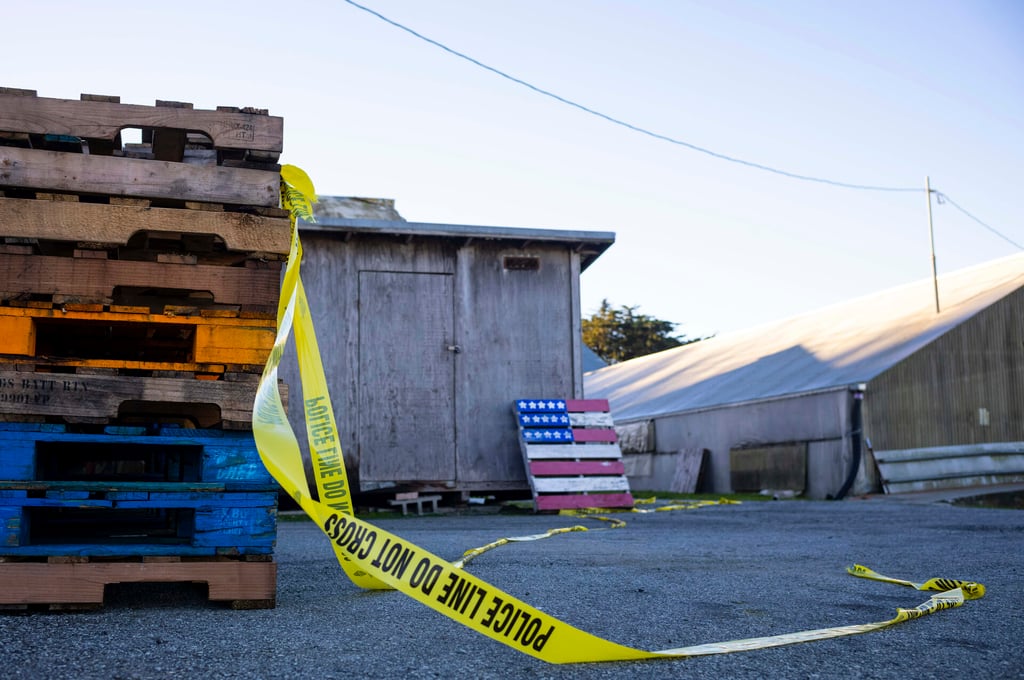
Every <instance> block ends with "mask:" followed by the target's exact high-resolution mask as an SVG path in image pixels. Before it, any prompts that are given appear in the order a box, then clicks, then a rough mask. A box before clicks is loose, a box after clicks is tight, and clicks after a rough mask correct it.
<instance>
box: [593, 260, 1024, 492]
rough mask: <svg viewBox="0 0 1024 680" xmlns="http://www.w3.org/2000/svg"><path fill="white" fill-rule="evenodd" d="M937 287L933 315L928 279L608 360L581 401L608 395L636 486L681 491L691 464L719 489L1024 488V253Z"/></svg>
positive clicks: (705, 484)
mask: <svg viewBox="0 0 1024 680" xmlns="http://www.w3.org/2000/svg"><path fill="white" fill-rule="evenodd" d="M938 286H939V299H940V307H941V312H939V313H936V311H935V298H934V292H933V281H932V280H931V279H927V280H923V281H921V282H918V283H915V284H911V285H907V286H903V287H899V288H895V289H892V290H888V291H884V292H882V293H878V294H874V295H869V296H867V297H863V298H860V299H857V300H854V301H851V302H848V303H844V304H840V305H836V306H833V307H829V308H826V309H823V310H820V311H817V312H813V313H809V314H805V315H801V316H797V317H795V318H790V319H785V320H783V321H779V322H776V323H770V324H767V325H764V326H761V327H758V328H753V329H750V330H746V331H741V332H735V333H729V334H723V335H721V336H718V337H715V338H712V339H710V340H704V341H701V342H698V343H695V344H691V345H685V346H683V347H679V348H675V349H671V350H667V351H664V352H659V353H657V354H653V355H649V356H646V357H641V358H638V359H634V360H631V361H627V362H623V363H620V364H616V365H612V366H609V367H607V368H603V369H600V370H597V371H594V372H591V373H588V374H586V375H585V376H584V385H585V393H586V396H587V398H607V399H609V400H610V402H611V406H612V412H613V415H614V417H615V420H616V423H617V425H618V426H619V429H620V432H621V434H622V435H623V443H624V450H625V451H631V452H632V453H630V454H629V455H627V456H626V458H627V460H628V462H629V466H630V467H629V476H630V481H631V486H632V488H634V489H651V490H661V491H665V490H683V489H679V488H677V487H678V485H679V481H680V480H679V473H680V469H679V468H680V466H681V464H682V461H683V459H685V458H692V457H693V456H695V455H696V456H701V455H703V457H704V458H703V459H704V468H703V470H704V473H703V476H702V480H701V483H700V488H701V489H703V490H707V491H713V492H718V493H721V492H727V491H731V490H763V489H772V490H787V489H789V490H793V491H797V492H802V493H804V494H805V495H807V496H810V497H813V498H826V497H835V496H837V495H838V496H841V495H843V494H844V493H846V492H847V491H850V492H852V493H863V492H868V491H873V490H877V489H879V488H880V486H881V485H883V483H884V486H885V487H886V490H892V491H896V490H899V491H903V490H916V489H927V488H938V487H940V486H942V485H957V484H961V485H963V484H991V483H999V482H1012V481H1024V444H1022V443H1021V442H1024V290H1022V288H1024V255H1016V256H1012V257H1009V258H1004V259H1001V260H997V261H994V262H991V263H987V264H984V265H981V266H977V267H972V268H968V269H964V270H960V271H957V272H953V273H951V274H948V275H945V276H943V277H940V279H939V283H938ZM860 423H862V424H863V427H861V426H860ZM940 447H946V448H945V452H944V453H943V451H941V450H940ZM949 447H952V448H949ZM908 450H909V451H908ZM1014 451H1017V453H1016V454H1014V453H1013V452H1014ZM889 452H892V455H891V456H888V457H887V454H888V453H889ZM860 453H863V454H864V455H860ZM897 454H898V455H897ZM899 456H904V457H907V459H908V460H910V459H913V462H912V465H911V466H910V467H912V468H913V469H900V470H895V469H893V470H890V469H887V468H886V465H887V464H888V463H890V462H892V461H895V460H896V459H897V458H899ZM965 456H967V457H970V460H967V458H965ZM876 462H877V463H879V464H880V465H881V471H882V478H881V479H880V478H879V475H878V467H876V465H875V463H876ZM964 466H966V468H967V470H966V471H965V470H964V469H963V468H964ZM904 467H906V466H904ZM854 474H855V476H854ZM897 477H899V478H900V479H897Z"/></svg>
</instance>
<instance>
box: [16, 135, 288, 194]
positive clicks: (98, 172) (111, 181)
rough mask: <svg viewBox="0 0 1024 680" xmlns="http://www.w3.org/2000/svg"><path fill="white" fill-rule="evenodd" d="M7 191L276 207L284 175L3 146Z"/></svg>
mask: <svg viewBox="0 0 1024 680" xmlns="http://www.w3.org/2000/svg"><path fill="white" fill-rule="evenodd" d="M5 187H14V188H24V189H32V190H35V191H39V190H43V191H67V192H76V193H83V194H98V195H102V196H123V197H129V198H150V199H165V200H178V201H200V202H206V203H226V204H230V205H252V206H265V207H277V205H278V203H279V197H280V175H279V174H278V173H277V172H268V171H266V170H254V169H251V168H229V167H219V166H218V167H205V166H196V165H188V164H185V163H174V162H169V161H155V160H154V161H148V160H137V159H133V158H116V157H111V156H94V155H91V154H90V155H84V154H80V153H67V152H62V151H45V150H40V149H22V148H17V147H6V146H0V188H5Z"/></svg>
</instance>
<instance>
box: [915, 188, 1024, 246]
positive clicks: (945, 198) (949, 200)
mask: <svg viewBox="0 0 1024 680" xmlns="http://www.w3.org/2000/svg"><path fill="white" fill-rule="evenodd" d="M934 193H935V196H936V198H938V199H939V203H942V202H943V201H945V202H946V203H949V204H950V205H951V206H953V207H954V208H956V209H957V210H959V211H960V212H962V213H963V214H964V215H967V216H968V217H970V218H971V219H972V220H974V221H975V222H977V223H978V224H980V225H981V226H983V227H985V228H986V229H988V230H989V231H991V232H992V233H993V234H995V235H996V236H998V237H999V238H1001V239H1003V240H1004V241H1006V242H1007V243H1009V244H1010V245H1012V246H1014V247H1016V248H1017V249H1018V250H1024V246H1022V245H1021V244H1019V243H1017V242H1016V241H1014V240H1013V239H1012V238H1010V237H1009V236H1007V235H1006V234H1003V233H1001V232H1000V231H998V230H997V229H996V228H995V227H992V226H990V225H988V224H985V223H984V222H982V221H981V220H979V219H978V218H977V217H975V216H974V215H972V214H971V213H969V212H967V211H966V210H964V209H963V208H961V207H960V206H959V205H957V204H956V201H954V200H953V199H952V198H950V197H949V195H948V194H944V193H942V192H941V191H936V192H934Z"/></svg>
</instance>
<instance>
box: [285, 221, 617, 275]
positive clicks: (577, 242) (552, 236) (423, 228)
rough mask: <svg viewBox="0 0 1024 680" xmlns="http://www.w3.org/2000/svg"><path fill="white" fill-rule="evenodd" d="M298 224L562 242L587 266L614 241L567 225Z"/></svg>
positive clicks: (315, 228)
mask: <svg viewBox="0 0 1024 680" xmlns="http://www.w3.org/2000/svg"><path fill="white" fill-rule="evenodd" d="M299 228H300V229H301V230H303V231H309V232H336V233H348V234H380V235H395V236H434V237H440V238H460V239H484V240H493V241H515V242H518V243H521V244H528V243H530V242H545V243H564V244H566V245H568V246H571V247H572V248H573V249H574V250H575V251H576V252H578V253H580V255H581V263H580V268H581V269H586V268H587V267H588V266H589V265H590V264H591V263H592V262H593V261H594V260H596V259H597V258H598V257H599V256H600V255H601V254H602V253H603V252H604V251H605V250H607V249H608V248H609V247H610V246H611V245H612V244H613V243H615V232H611V231H574V230H570V229H534V228H524V227H484V226H476V225H468V224H435V223H431V222H406V221H404V220H369V219H359V218H347V217H320V218H317V221H316V222H307V221H305V220H301V219H300V220H299Z"/></svg>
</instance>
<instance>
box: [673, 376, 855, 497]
mask: <svg viewBox="0 0 1024 680" xmlns="http://www.w3.org/2000/svg"><path fill="white" fill-rule="evenodd" d="M850 401H851V395H850V393H849V392H848V391H847V390H845V389H840V390H837V391H835V392H826V393H822V394H814V395H808V396H803V397H791V398H787V399H778V400H775V401H767V402H758V403H754V404H747V405H742V406H735V407H722V408H719V409H713V410H707V411H700V412H696V413H691V414H685V415H678V416H667V417H664V418H657V419H655V438H656V446H657V451H659V452H665V453H668V452H674V451H678V450H680V449H685V448H702V449H707V450H709V451H710V452H711V454H710V456H708V459H707V461H706V462H707V464H708V470H706V471H705V477H706V478H707V479H708V480H709V484H710V487H711V488H710V489H707V490H708V491H710V492H713V493H725V492H728V491H730V490H731V489H730V481H729V450H730V449H733V448H737V447H742V446H757V445H767V444H780V443H785V442H802V441H805V442H811V443H814V442H817V444H815V445H814V446H811V447H809V451H808V463H807V464H808V469H807V486H808V495H811V496H812V497H815V498H824V497H825V496H827V495H828V494H833V493H835V492H836V491H838V490H839V487H840V486H841V484H842V481H841V480H842V479H843V475H845V473H846V470H847V469H848V466H849V460H850V458H849V457H850V455H851V454H850V445H849V436H848V434H849V429H850V428H849V423H850ZM836 479H838V480H840V481H838V482H836V481H835V480H836ZM663 481H664V484H665V486H664V487H663V488H665V489H667V488H668V484H669V482H671V480H670V479H666V480H663Z"/></svg>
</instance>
